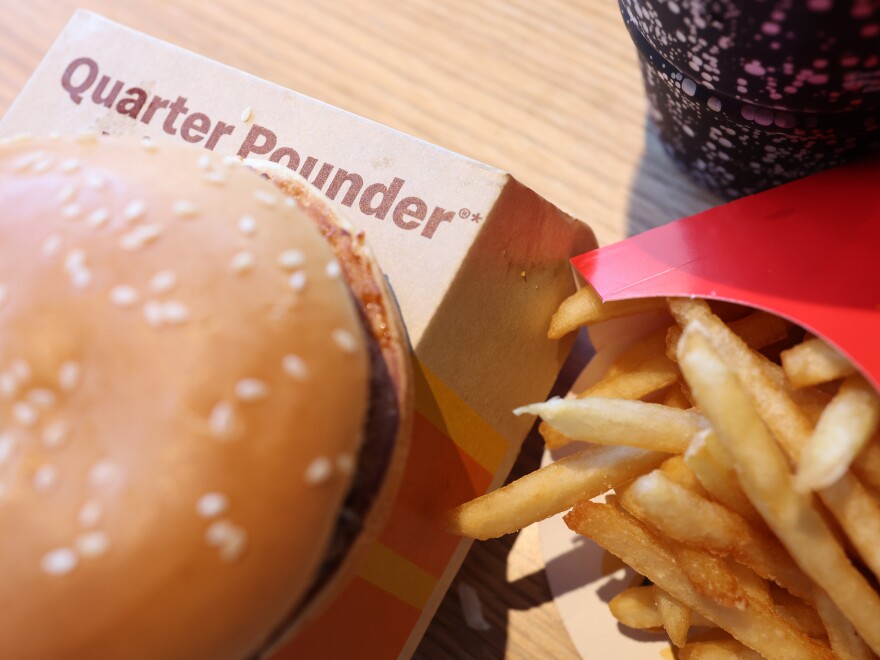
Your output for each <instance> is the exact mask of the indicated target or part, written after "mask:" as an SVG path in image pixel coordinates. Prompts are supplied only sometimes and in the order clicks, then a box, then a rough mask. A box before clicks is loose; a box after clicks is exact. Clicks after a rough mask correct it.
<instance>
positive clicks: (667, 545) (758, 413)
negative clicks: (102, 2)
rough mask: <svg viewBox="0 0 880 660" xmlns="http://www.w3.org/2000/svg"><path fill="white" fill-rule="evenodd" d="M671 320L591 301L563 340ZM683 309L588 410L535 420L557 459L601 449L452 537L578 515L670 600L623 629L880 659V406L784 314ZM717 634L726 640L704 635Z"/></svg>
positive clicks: (496, 504)
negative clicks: (586, 330)
mask: <svg viewBox="0 0 880 660" xmlns="http://www.w3.org/2000/svg"><path fill="white" fill-rule="evenodd" d="M656 303H657V301H650V302H645V301H641V302H638V301H627V302H626V303H620V304H618V303H608V304H604V303H601V301H600V300H599V299H598V296H597V295H596V294H595V292H594V291H592V290H591V289H589V288H587V289H585V290H582V291H581V292H579V293H578V294H576V295H575V296H573V297H572V298H571V299H569V300H568V301H566V303H564V304H563V307H562V308H561V309H560V312H559V313H558V314H557V318H556V320H555V325H554V332H562V331H563V330H564V331H565V332H568V331H570V330H573V329H575V327H576V325H577V324H578V323H587V324H588V323H591V322H594V321H596V320H605V319H610V318H616V317H618V316H621V315H623V314H625V313H639V312H643V311H656V310H657V309H658V306H657V304H656ZM666 304H667V306H668V311H669V313H670V315H671V317H672V320H673V321H674V325H672V326H669V327H666V328H661V329H660V330H657V331H655V332H653V333H652V334H650V335H648V336H647V337H645V338H644V339H642V340H640V341H638V342H636V343H634V344H633V345H632V346H631V347H630V348H629V349H627V350H626V351H624V352H623V353H622V354H620V355H619V356H618V357H617V359H615V360H614V361H613V362H612V363H611V366H610V367H609V368H608V369H607V372H606V373H605V375H604V376H603V377H601V378H600V379H599V380H598V381H597V382H596V383H595V384H594V385H593V386H591V387H590V388H588V389H587V390H586V391H585V392H582V393H580V394H578V395H574V396H572V395H569V398H566V399H555V400H550V401H548V402H545V403H539V404H532V405H529V406H523V407H522V408H519V409H517V411H516V412H517V414H535V415H538V416H540V417H541V418H542V420H543V421H542V424H541V432H542V435H544V437H545V440H546V443H547V446H548V447H550V448H553V447H558V446H562V445H565V444H568V443H571V442H579V443H582V445H581V446H582V447H583V448H582V449H581V450H580V451H579V452H578V453H576V454H574V455H571V456H569V457H567V458H564V459H561V460H559V461H557V462H556V463H553V464H550V465H548V466H546V467H544V468H542V469H541V470H538V471H536V472H535V473H533V474H531V475H527V476H526V477H523V478H522V479H520V480H518V481H515V482H513V483H511V484H509V485H507V486H505V487H504V488H502V489H500V490H499V491H496V492H494V493H489V494H487V495H485V496H483V497H481V498H478V499H476V500H474V501H472V502H469V503H466V504H464V505H462V506H460V507H459V508H458V509H456V510H455V511H454V512H453V513H452V515H451V517H450V526H451V528H452V529H453V530H455V531H458V532H459V533H464V534H466V535H469V536H473V537H475V538H488V537H492V536H496V535H499V534H503V533H508V532H511V531H515V530H516V529H518V528H519V527H521V526H523V525H526V524H530V523H531V522H534V521H537V520H540V519H542V518H544V517H547V516H549V515H552V514H553V513H556V512H562V511H566V510H569V509H570V511H569V513H568V514H567V515H566V516H565V522H566V524H567V525H568V526H569V527H570V528H571V529H572V530H574V531H576V532H577V533H579V534H583V535H585V536H587V537H589V538H591V539H593V540H594V541H595V542H596V543H597V544H599V545H600V546H601V547H603V548H605V550H606V551H608V552H610V553H611V554H613V555H616V556H617V557H619V558H620V559H622V560H623V561H624V562H625V563H627V564H629V565H630V566H631V567H632V568H634V569H635V570H636V571H637V572H639V573H641V575H643V576H645V577H646V578H648V579H649V580H650V581H651V582H652V583H653V584H652V585H650V586H643V587H631V588H629V589H626V590H625V591H623V592H622V593H621V594H619V595H618V596H616V597H615V598H614V599H612V601H611V603H610V605H609V606H610V609H611V611H612V614H614V616H615V617H616V618H617V619H618V621H620V622H621V623H622V624H623V625H627V626H630V627H633V628H638V629H643V630H656V631H663V630H665V632H666V634H667V635H668V636H669V638H670V641H671V642H672V644H673V645H675V646H676V647H678V649H679V650H678V657H680V658H683V659H687V658H730V657H737V658H740V657H742V658H751V657H754V658H759V657H765V658H830V657H840V658H858V659H861V658H868V657H874V655H873V654H878V655H880V592H878V581H880V397H878V394H877V392H875V390H874V388H873V387H872V385H871V384H870V383H869V382H868V381H867V380H866V379H865V378H864V377H863V376H861V375H860V374H858V373H857V372H856V370H855V369H854V368H853V366H852V365H851V364H850V363H849V362H848V361H847V360H846V359H845V358H844V357H843V356H841V355H840V354H839V353H838V352H837V351H835V350H834V349H832V348H831V347H830V346H828V345H827V344H825V343H824V342H822V341H821V340H818V339H815V338H808V339H806V340H803V341H800V343H795V344H794V345H791V344H792V343H793V342H798V341H799V340H798V338H797V337H798V334H797V331H796V330H794V329H793V328H792V326H791V325H790V324H789V323H788V322H787V321H784V320H782V319H779V318H777V317H775V316H773V315H771V314H768V313H766V312H754V313H747V312H745V311H744V310H743V308H741V307H736V306H720V307H719V306H715V307H714V308H710V306H709V305H707V304H706V303H705V302H704V301H701V300H696V299H670V300H668V301H666ZM713 309H716V310H719V309H721V310H723V311H722V312H719V313H720V314H721V315H722V316H723V318H722V316H719V314H716V313H715V312H713ZM725 319H726V320H725ZM786 343H787V344H788V345H789V346H790V348H787V349H785V350H782V351H781V352H780V344H781V345H782V346H783V347H784V346H785V345H786ZM770 345H772V349H771V350H770V351H769V352H768V355H772V356H777V358H776V359H777V360H778V362H774V361H771V360H770V359H768V358H767V357H765V355H763V354H762V353H761V352H759V351H760V349H761V348H763V347H766V346H770ZM780 362H781V364H780ZM655 402H661V403H655ZM600 495H604V499H605V503H604V504H599V503H598V502H591V501H590V500H591V499H593V498H596V497H598V496H600ZM872 573H873V575H871V574H872ZM706 624H709V625H710V626H711V627H715V630H714V631H713V635H714V636H713V637H711V638H707V637H705V635H704V636H702V637H700V636H695V634H691V631H692V628H693V626H705V625H706ZM728 635H729V637H728Z"/></svg>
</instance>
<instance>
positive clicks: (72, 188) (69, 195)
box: [58, 183, 76, 204]
mask: <svg viewBox="0 0 880 660" xmlns="http://www.w3.org/2000/svg"><path fill="white" fill-rule="evenodd" d="M75 195H76V185H75V184H73V183H67V184H65V185H64V186H62V187H61V190H59V191H58V201H59V202H61V203H62V204H63V203H65V202H69V201H70V200H71V199H73V198H74V196H75Z"/></svg>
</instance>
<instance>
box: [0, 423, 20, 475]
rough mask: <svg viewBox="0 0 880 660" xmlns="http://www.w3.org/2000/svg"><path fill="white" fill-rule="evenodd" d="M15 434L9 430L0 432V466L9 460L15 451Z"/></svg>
mask: <svg viewBox="0 0 880 660" xmlns="http://www.w3.org/2000/svg"><path fill="white" fill-rule="evenodd" d="M16 444H17V443H16V441H15V436H14V435H12V433H10V432H9V431H4V432H3V433H0V467H2V466H3V465H5V464H6V463H8V462H9V459H10V458H12V452H14V451H15V445H16Z"/></svg>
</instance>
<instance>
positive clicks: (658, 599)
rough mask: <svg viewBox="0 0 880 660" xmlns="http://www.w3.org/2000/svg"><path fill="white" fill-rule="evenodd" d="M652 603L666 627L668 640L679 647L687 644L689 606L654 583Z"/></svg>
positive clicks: (689, 619)
mask: <svg viewBox="0 0 880 660" xmlns="http://www.w3.org/2000/svg"><path fill="white" fill-rule="evenodd" d="M654 605H656V607H657V612H658V614H660V619H661V620H662V621H663V627H664V628H666V634H667V635H669V639H670V641H671V642H672V643H673V644H674V645H675V646H678V647H679V648H681V647H682V646H684V645H685V644H687V636H688V630H689V629H690V627H691V608H689V607H688V606H687V605H684V604H683V603H682V602H681V601H679V600H678V599H677V598H675V597H674V596H672V595H670V594H669V593H668V592H666V591H664V590H663V589H661V588H660V587H658V586H657V585H656V584H655V585H654Z"/></svg>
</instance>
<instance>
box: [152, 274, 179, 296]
mask: <svg viewBox="0 0 880 660" xmlns="http://www.w3.org/2000/svg"><path fill="white" fill-rule="evenodd" d="M176 286H177V275H176V274H175V272H174V271H173V270H160V271H159V272H158V273H156V274H155V275H153V277H152V278H151V279H150V291H152V292H153V293H156V294H162V293H168V292H169V291H171V290H172V289H173V288H174V287H176Z"/></svg>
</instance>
